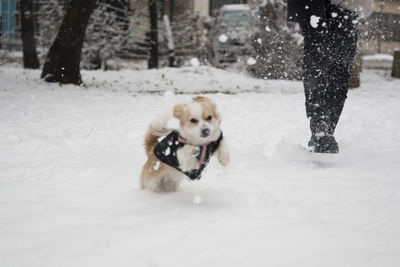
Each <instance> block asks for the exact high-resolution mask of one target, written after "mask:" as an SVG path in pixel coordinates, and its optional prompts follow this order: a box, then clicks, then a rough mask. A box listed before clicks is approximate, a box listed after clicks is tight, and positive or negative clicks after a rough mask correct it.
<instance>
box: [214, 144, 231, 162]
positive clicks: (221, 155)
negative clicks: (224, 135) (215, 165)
mask: <svg viewBox="0 0 400 267" xmlns="http://www.w3.org/2000/svg"><path fill="white" fill-rule="evenodd" d="M217 153H218V154H217V158H218V161H219V163H220V164H221V165H222V166H224V167H225V166H226V165H228V164H229V160H230V157H229V150H228V146H227V145H226V143H225V141H224V140H222V141H221V143H220V146H219V148H218V150H217Z"/></svg>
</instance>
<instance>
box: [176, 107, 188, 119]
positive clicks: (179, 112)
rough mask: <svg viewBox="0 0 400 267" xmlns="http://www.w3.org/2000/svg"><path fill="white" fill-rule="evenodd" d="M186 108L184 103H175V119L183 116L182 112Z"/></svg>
mask: <svg viewBox="0 0 400 267" xmlns="http://www.w3.org/2000/svg"><path fill="white" fill-rule="evenodd" d="M185 110H186V105H185V104H177V105H175V106H174V117H175V118H177V119H179V120H180V119H181V118H182V116H183V113H184V112H185Z"/></svg>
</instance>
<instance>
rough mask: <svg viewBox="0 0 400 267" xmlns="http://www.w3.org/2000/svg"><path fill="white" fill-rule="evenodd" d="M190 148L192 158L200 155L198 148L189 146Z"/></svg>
mask: <svg viewBox="0 0 400 267" xmlns="http://www.w3.org/2000/svg"><path fill="white" fill-rule="evenodd" d="M190 147H191V151H192V155H193V156H194V157H197V156H198V155H199V154H200V147H198V146H190Z"/></svg>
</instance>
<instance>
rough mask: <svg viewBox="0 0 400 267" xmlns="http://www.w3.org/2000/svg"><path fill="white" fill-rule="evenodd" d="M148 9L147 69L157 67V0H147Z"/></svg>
mask: <svg viewBox="0 0 400 267" xmlns="http://www.w3.org/2000/svg"><path fill="white" fill-rule="evenodd" d="M149 11H150V55H149V61H148V68H149V69H156V68H158V25H157V22H158V14H157V0H149Z"/></svg>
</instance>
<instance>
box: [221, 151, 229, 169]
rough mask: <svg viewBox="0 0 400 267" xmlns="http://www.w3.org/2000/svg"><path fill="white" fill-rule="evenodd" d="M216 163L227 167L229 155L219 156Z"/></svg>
mask: <svg viewBox="0 0 400 267" xmlns="http://www.w3.org/2000/svg"><path fill="white" fill-rule="evenodd" d="M218 161H219V163H220V164H221V165H222V166H224V167H225V166H227V165H228V164H229V154H219V156H218Z"/></svg>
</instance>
